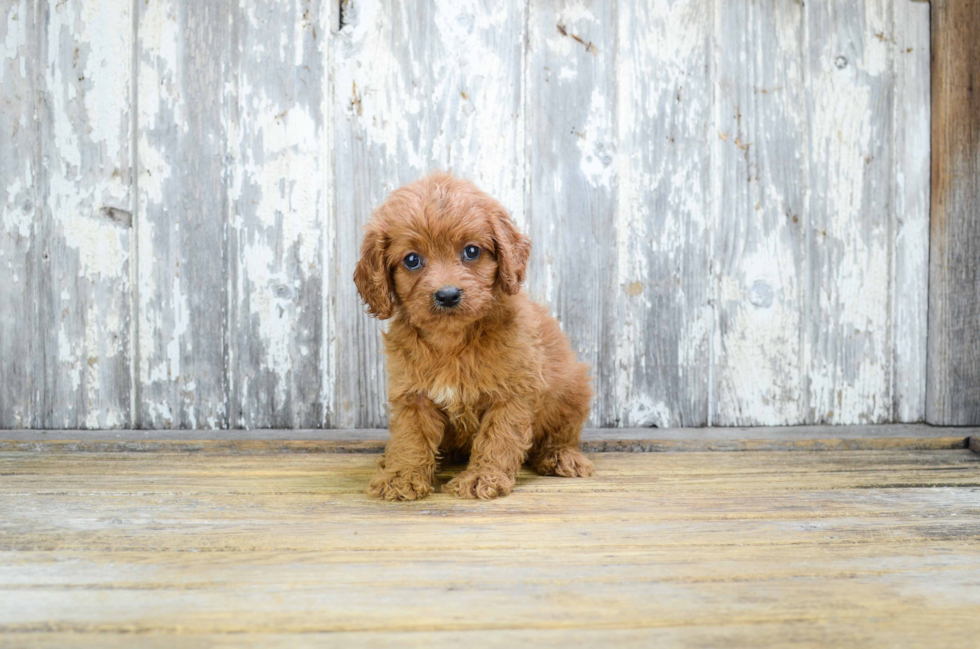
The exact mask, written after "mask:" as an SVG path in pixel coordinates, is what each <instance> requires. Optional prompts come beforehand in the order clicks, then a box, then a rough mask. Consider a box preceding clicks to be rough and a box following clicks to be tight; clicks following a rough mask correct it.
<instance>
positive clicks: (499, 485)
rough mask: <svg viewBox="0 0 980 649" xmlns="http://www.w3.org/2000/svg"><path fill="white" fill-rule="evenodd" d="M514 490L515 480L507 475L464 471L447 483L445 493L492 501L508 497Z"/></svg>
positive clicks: (444, 488)
mask: <svg viewBox="0 0 980 649" xmlns="http://www.w3.org/2000/svg"><path fill="white" fill-rule="evenodd" d="M513 488H514V479H513V478H511V477H510V476H509V475H507V474H506V473H494V472H489V471H484V472H477V471H469V470H468V471H463V472H462V473H460V474H459V475H458V476H456V477H455V478H453V479H452V480H450V481H449V482H447V483H446V486H445V487H443V489H442V490H443V491H448V492H449V493H451V494H455V495H456V496H458V497H460V498H479V499H480V500H492V499H493V498H499V497H501V496H506V495H507V494H509V493H510V490H511V489H513Z"/></svg>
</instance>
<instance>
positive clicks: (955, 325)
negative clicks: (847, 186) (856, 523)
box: [926, 0, 980, 425]
mask: <svg viewBox="0 0 980 649" xmlns="http://www.w3.org/2000/svg"><path fill="white" fill-rule="evenodd" d="M931 6H932V47H933V50H932V152H933V154H932V195H931V198H932V202H931V205H932V217H931V221H930V223H931V227H930V236H931V239H930V256H929V367H928V379H927V380H928V385H927V401H926V419H927V421H929V422H932V423H937V424H939V423H944V424H960V425H964V424H967V425H969V424H977V423H980V90H978V84H980V80H978V78H977V69H978V67H980V41H978V39H977V33H978V30H980V2H977V1H976V0H964V1H962V2H951V1H949V0H934V2H933V3H932V5H931Z"/></svg>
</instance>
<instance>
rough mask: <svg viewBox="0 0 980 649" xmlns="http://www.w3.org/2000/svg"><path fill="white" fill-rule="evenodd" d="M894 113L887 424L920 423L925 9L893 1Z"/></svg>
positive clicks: (925, 223)
mask: <svg viewBox="0 0 980 649" xmlns="http://www.w3.org/2000/svg"><path fill="white" fill-rule="evenodd" d="M893 11H894V25H895V31H894V36H893V38H892V39H890V40H889V44H890V46H891V47H892V65H893V68H894V72H893V73H894V75H895V89H894V93H895V98H894V102H893V115H892V132H893V135H892V138H893V143H894V144H893V146H894V150H893V153H892V166H893V168H894V172H893V173H894V175H893V178H894V180H893V182H892V192H893V196H892V214H893V219H894V223H893V225H892V228H893V229H892V235H893V239H894V243H893V245H894V250H893V252H892V266H893V269H892V281H893V288H892V297H891V303H892V304H891V308H892V312H891V320H892V343H891V346H892V349H893V350H894V351H893V354H894V358H893V360H892V371H893V375H894V376H893V379H892V388H891V390H892V420H893V421H923V420H924V419H925V414H926V382H925V380H924V377H925V376H926V358H927V355H926V352H927V342H926V339H927V334H928V327H929V317H928V310H929V308H928V307H929V270H928V269H929V174H930V169H929V167H930V159H929V132H930V99H929V97H930V73H929V58H928V57H926V56H922V52H925V51H927V50H928V49H929V39H930V36H929V4H928V3H925V2H896V3H895V4H894V9H893Z"/></svg>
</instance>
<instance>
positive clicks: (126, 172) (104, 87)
mask: <svg viewBox="0 0 980 649" xmlns="http://www.w3.org/2000/svg"><path fill="white" fill-rule="evenodd" d="M32 4H33V6H34V9H35V11H36V14H35V21H36V22H35V25H34V27H35V29H34V39H35V41H34V46H35V48H36V50H35V51H36V59H35V60H34V61H33V63H35V64H36V65H37V68H36V74H37V76H36V83H37V85H36V87H35V102H36V104H35V109H36V117H37V120H38V121H37V138H38V147H39V151H40V160H39V162H40V164H39V169H38V175H37V176H36V177H35V179H34V188H35V189H34V190H35V192H36V195H37V209H38V213H37V214H36V215H35V218H36V222H35V233H34V236H35V246H36V249H35V253H34V257H35V272H36V275H35V282H36V284H35V290H36V292H35V296H34V299H35V308H36V310H37V311H36V313H37V315H36V318H37V319H36V323H35V324H36V328H35V329H34V330H33V331H31V332H30V334H29V335H31V336H32V337H33V338H34V342H35V346H34V348H33V349H31V350H30V353H31V354H32V356H33V359H32V360H33V361H34V377H33V378H34V381H35V382H36V386H37V387H36V389H37V400H36V403H35V409H36V410H35V413H34V417H36V421H37V425H39V426H58V427H64V428H115V427H120V426H127V425H129V423H130V401H131V394H130V390H131V388H132V377H131V376H130V363H131V345H130V337H129V333H130V331H129V321H130V316H131V313H132V301H131V290H132V285H131V283H130V271H129V264H130V260H131V254H130V253H131V245H132V235H131V231H132V194H131V185H132V183H131V178H130V174H131V164H130V162H131V137H132V104H133V102H132V100H133V97H132V92H131V91H132V80H133V75H132V52H133V29H132V13H131V11H130V10H131V4H130V3H119V2H104V3H94V2H85V1H84V0H67V1H59V2H54V1H47V2H37V3H32ZM24 155H25V156H30V155H31V151H30V150H26V151H24ZM3 308H4V309H6V308H7V307H6V305H4V307H3ZM15 353H24V352H23V351H21V352H15Z"/></svg>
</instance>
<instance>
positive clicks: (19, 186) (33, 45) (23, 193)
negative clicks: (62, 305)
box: [0, 0, 39, 428]
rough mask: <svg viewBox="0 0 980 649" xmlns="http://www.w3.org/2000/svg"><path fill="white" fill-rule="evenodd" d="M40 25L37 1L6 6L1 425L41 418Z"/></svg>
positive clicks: (0, 53)
mask: <svg viewBox="0 0 980 649" xmlns="http://www.w3.org/2000/svg"><path fill="white" fill-rule="evenodd" d="M36 32H37V30H36V26H35V10H34V3H33V2H28V0H19V1H18V2H9V3H5V4H4V6H3V8H0V96H2V97H3V104H2V108H0V133H2V134H3V137H2V138H0V272H2V274H3V277H4V281H2V282H0V427H5V428H10V427H13V428H20V427H29V426H36V425H38V411H37V403H36V400H35V399H36V395H37V385H36V383H35V380H34V379H35V374H34V369H35V367H34V362H35V355H36V354H37V342H36V332H37V331H38V326H37V308H36V306H37V303H36V299H35V297H36V295H37V264H38V263H39V261H38V258H37V257H38V245H37V241H36V239H35V236H34V232H35V227H36V224H37V221H38V216H39V209H38V195H37V186H36V181H37V177H38V174H39V156H38V154H39V147H38V139H37V128H36V125H35V120H34V110H35V105H34V98H35V83H36V81H35V80H36V79H37V74H38V71H37V65H38V51H37V39H36V38H35V36H36Z"/></svg>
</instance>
